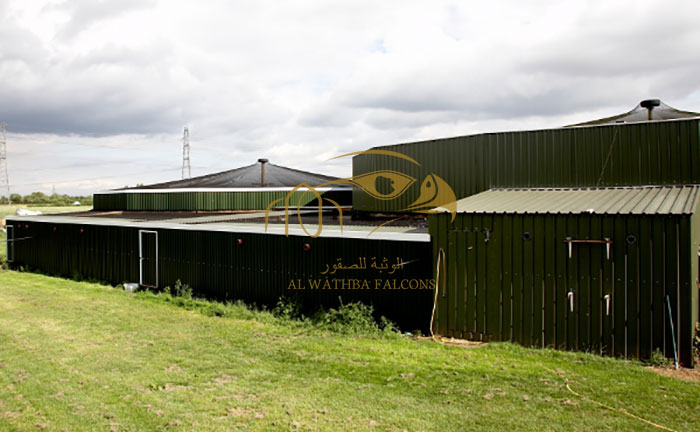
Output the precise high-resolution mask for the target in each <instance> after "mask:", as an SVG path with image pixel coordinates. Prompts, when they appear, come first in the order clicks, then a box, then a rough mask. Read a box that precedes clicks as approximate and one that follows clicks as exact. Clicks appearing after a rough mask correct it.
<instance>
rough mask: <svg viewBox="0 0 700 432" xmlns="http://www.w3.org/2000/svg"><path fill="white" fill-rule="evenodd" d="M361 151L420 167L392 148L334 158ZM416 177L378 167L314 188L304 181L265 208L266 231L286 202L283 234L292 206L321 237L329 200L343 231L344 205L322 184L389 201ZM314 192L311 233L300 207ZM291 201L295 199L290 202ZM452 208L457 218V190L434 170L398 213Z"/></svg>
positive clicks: (406, 188) (403, 190)
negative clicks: (326, 193)
mask: <svg viewBox="0 0 700 432" xmlns="http://www.w3.org/2000/svg"><path fill="white" fill-rule="evenodd" d="M361 154H379V155H384V156H391V157H396V158H400V159H403V160H406V161H408V162H410V163H412V164H415V165H417V166H421V164H420V163H418V162H417V161H416V160H415V159H413V158H411V157H410V156H406V155H404V154H402V153H398V152H394V151H389V150H365V151H359V152H353V153H347V154H344V155H340V156H336V157H334V158H332V159H331V160H333V159H338V158H341V157H347V156H355V155H361ZM416 181H417V180H416V179H415V178H413V177H411V176H410V175H408V174H405V173H402V172H399V171H393V170H378V171H372V172H368V173H364V174H360V175H357V176H353V177H349V178H343V179H337V180H332V181H329V182H326V183H323V184H320V185H317V186H315V187H312V186H310V185H308V184H306V183H301V184H299V185H297V186H296V187H294V189H292V190H291V191H290V192H289V193H288V194H287V195H286V196H285V197H284V198H279V199H276V200H274V201H272V202H271V203H270V204H269V205H268V206H267V209H266V210H265V231H267V227H268V223H269V215H270V211H271V210H272V208H273V207H274V206H275V205H277V204H278V203H280V202H282V201H284V234H285V235H289V209H290V205H291V206H292V208H296V211H297V218H298V220H299V225H300V226H301V228H302V229H303V230H304V232H305V233H306V235H308V236H309V237H313V238H315V237H318V236H319V235H321V231H322V229H323V203H324V202H327V203H329V204H331V205H332V206H334V207H335V208H336V210H337V211H338V214H339V221H340V231H341V232H342V231H343V222H342V221H343V209H342V208H341V206H340V205H339V204H338V203H337V202H335V201H334V200H332V199H330V198H324V197H323V196H322V194H321V193H319V192H318V190H317V189H318V188H322V187H328V186H331V185H334V184H347V185H352V186H355V187H357V188H359V189H361V190H362V191H364V192H365V193H367V194H368V195H369V196H371V197H372V198H374V199H377V200H382V201H388V200H393V199H396V198H398V197H400V196H401V195H403V194H404V193H406V192H407V191H408V189H409V188H410V187H411V186H412V185H413V184H414V183H416ZM298 192H302V193H301V194H300V195H299V196H298V198H297V200H296V202H293V197H294V195H295V194H297V193H298ZM309 193H310V194H313V196H314V197H315V198H316V200H317V202H318V226H317V228H316V232H315V233H313V234H311V233H310V232H309V231H307V230H306V227H305V226H304V223H303V221H302V214H301V209H302V207H303V205H302V203H305V202H307V201H305V200H304V199H305V197H306V194H309ZM290 200H292V202H291V203H290ZM445 210H446V211H449V212H450V213H451V214H452V220H454V218H455V214H456V213H457V198H456V197H455V193H454V191H453V190H452V188H451V187H450V185H449V184H447V182H446V181H445V180H443V179H442V178H440V177H439V176H438V175H437V174H434V173H431V174H428V175H427V176H426V177H425V179H423V181H422V182H421V184H420V192H419V195H418V199H416V200H415V201H414V202H413V203H411V204H410V205H409V206H408V207H406V208H404V209H400V210H399V212H409V213H435V212H441V211H445ZM403 217H405V216H400V217H397V218H394V219H391V220H390V221H387V222H385V223H383V224H381V225H379V226H377V227H376V228H374V229H373V230H372V231H371V232H370V233H369V234H368V236H369V235H371V234H372V233H373V232H374V231H376V230H377V229H379V228H381V227H382V226H384V225H387V224H389V223H391V222H394V221H396V220H399V219H402V218H403Z"/></svg>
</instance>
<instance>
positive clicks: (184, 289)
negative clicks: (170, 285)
mask: <svg viewBox="0 0 700 432" xmlns="http://www.w3.org/2000/svg"><path fill="white" fill-rule="evenodd" d="M172 295H173V296H175V297H182V298H186V299H191V298H192V287H190V286H189V285H187V284H183V283H182V281H180V279H178V280H176V281H175V289H174V290H173V293H172Z"/></svg>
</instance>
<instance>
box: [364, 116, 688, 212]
mask: <svg viewBox="0 0 700 432" xmlns="http://www.w3.org/2000/svg"><path fill="white" fill-rule="evenodd" d="M375 149H378V150H391V151H395V152H399V153H401V154H404V155H406V156H410V157H412V158H413V159H415V160H416V161H418V162H419V163H420V166H417V165H415V164H412V163H409V162H407V161H406V160H403V159H400V158H396V157H390V156H385V155H378V154H363V155H359V156H355V157H354V158H353V176H354V177H357V176H360V175H362V174H367V173H370V172H377V171H398V172H401V173H404V174H406V175H409V176H411V177H413V178H414V179H416V180H417V181H416V184H415V185H414V186H413V187H411V188H410V189H408V190H407V191H406V193H404V194H402V195H400V196H398V197H396V198H395V199H392V200H377V199H374V198H373V197H372V196H370V195H369V194H367V193H366V192H364V191H363V190H361V189H355V190H354V191H353V208H354V210H355V211H363V212H370V213H377V212H400V211H401V210H402V209H405V208H406V207H408V206H409V205H410V204H411V203H413V202H414V201H415V200H416V199H417V198H418V195H419V188H418V185H420V183H421V181H423V179H425V178H426V177H427V176H428V175H430V174H437V175H438V176H440V177H441V178H442V179H444V180H445V181H446V182H447V183H448V184H449V185H450V186H451V187H452V189H453V190H454V192H455V195H456V197H457V198H464V197H468V196H470V195H474V194H477V193H480V192H484V191H486V190H489V189H492V188H525V187H527V188H532V187H606V186H638V185H659V184H662V185H683V184H698V183H700V163H699V161H700V120H699V119H697V118H696V119H688V120H669V121H656V122H642V123H631V124H612V125H601V126H589V127H572V128H559V129H546V130H537V131H524V132H523V131H518V132H500V133H484V134H478V135H470V136H462V137H455V138H445V139H437V140H431V141H422V142H416V143H408V144H396V145H391V146H382V147H375Z"/></svg>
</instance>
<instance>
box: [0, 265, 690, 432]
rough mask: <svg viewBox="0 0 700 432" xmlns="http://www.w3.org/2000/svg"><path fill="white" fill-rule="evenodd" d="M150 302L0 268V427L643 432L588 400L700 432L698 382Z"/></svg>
mask: <svg viewBox="0 0 700 432" xmlns="http://www.w3.org/2000/svg"><path fill="white" fill-rule="evenodd" d="M163 298H164V297H163V296H160V297H155V296H152V295H150V296H149V295H144V294H128V293H126V292H124V291H122V290H119V289H114V288H111V287H107V286H102V285H97V284H90V283H84V282H80V283H79V282H74V281H70V280H64V279H57V278H51V277H47V276H41V275H36V274H28V273H18V272H11V271H2V272H0V347H1V348H0V430H36V429H37V428H38V429H48V430H109V429H112V430H232V429H245V430H248V429H250V430H268V429H278V430H290V429H292V430H294V429H299V430H307V429H309V430H348V429H350V430H387V431H400V430H440V431H443V430H499V431H502V430H518V431H519V430H537V431H541V430H562V431H571V430H655V429H654V428H653V427H652V426H650V425H648V424H645V423H642V422H641V421H639V420H636V419H633V418H631V417H629V416H626V415H624V414H622V413H620V412H618V411H612V410H609V409H606V408H603V407H601V406H599V405H596V404H595V403H593V402H591V401H590V400H591V399H592V400H596V401H599V402H601V403H604V404H606V405H609V406H612V407H615V408H618V409H621V410H625V411H627V412H629V413H632V414H635V415H638V416H641V417H643V418H645V419H648V420H650V421H653V422H655V423H658V424H661V425H664V426H666V427H669V428H671V429H675V430H700V411H699V407H700V385H699V384H698V383H697V382H688V381H682V380H679V379H676V378H670V377H665V376H660V375H658V374H656V373H655V372H653V371H651V370H649V369H648V368H645V367H643V365H641V364H639V363H636V362H625V361H620V360H613V359H607V358H601V357H597V356H593V355H588V354H581V353H568V352H556V351H550V350H535V349H524V348H520V347H518V346H514V345H510V344H489V345H486V346H478V347H461V346H446V345H441V344H438V343H435V342H433V341H430V340H424V341H416V340H413V339H410V338H408V337H402V336H389V337H379V336H374V337H369V336H362V337H358V336H344V335H340V334H336V333H328V332H325V331H321V330H319V329H317V328H315V327H312V326H310V325H308V324H303V323H299V322H294V321H288V320H287V321H285V320H281V319H277V318H274V317H273V316H272V315H271V314H269V313H265V312H251V311H250V310H248V309H246V308H244V307H242V306H232V307H230V308H229V310H230V311H232V312H231V313H230V315H232V316H229V317H225V318H221V317H212V316H207V315H205V314H203V313H200V312H197V311H191V310H187V309H185V308H182V307H178V306H176V305H173V304H170V303H167V302H166V301H164V300H163ZM567 382H568V383H569V385H570V387H571V388H572V389H573V390H574V391H576V392H577V393H579V394H581V395H582V397H579V396H576V395H575V394H573V393H571V392H570V391H569V390H568V389H567V387H566V383H567Z"/></svg>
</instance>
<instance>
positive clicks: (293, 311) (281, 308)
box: [271, 297, 304, 321]
mask: <svg viewBox="0 0 700 432" xmlns="http://www.w3.org/2000/svg"><path fill="white" fill-rule="evenodd" d="M271 312H272V315H274V316H275V317H277V318H280V319H284V320H292V319H293V320H301V321H303V320H304V315H302V313H301V305H300V304H299V302H297V301H295V300H292V299H288V298H285V297H280V299H279V300H278V301H277V305H276V306H275V307H274V308H273V309H272V311H271Z"/></svg>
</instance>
